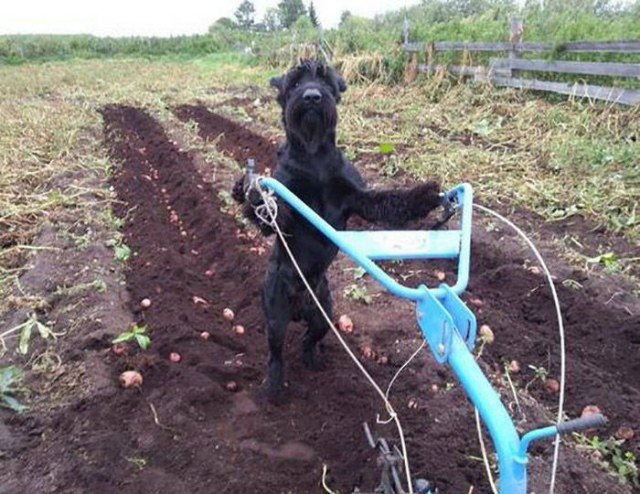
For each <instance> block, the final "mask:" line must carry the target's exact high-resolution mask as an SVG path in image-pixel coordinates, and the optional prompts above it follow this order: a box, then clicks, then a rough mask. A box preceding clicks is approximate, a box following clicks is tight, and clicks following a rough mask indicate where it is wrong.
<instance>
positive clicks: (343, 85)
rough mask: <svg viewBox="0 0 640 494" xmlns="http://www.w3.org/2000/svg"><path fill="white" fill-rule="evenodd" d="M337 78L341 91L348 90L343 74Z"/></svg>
mask: <svg viewBox="0 0 640 494" xmlns="http://www.w3.org/2000/svg"><path fill="white" fill-rule="evenodd" d="M337 79H338V90H339V91H340V92H341V93H344V92H345V91H346V90H347V83H346V82H345V80H344V78H343V77H342V76H341V75H339V76H338V77H337Z"/></svg>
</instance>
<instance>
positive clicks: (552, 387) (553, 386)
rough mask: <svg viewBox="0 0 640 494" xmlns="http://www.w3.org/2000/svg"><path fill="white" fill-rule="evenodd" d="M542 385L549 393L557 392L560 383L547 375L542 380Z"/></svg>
mask: <svg viewBox="0 0 640 494" xmlns="http://www.w3.org/2000/svg"><path fill="white" fill-rule="evenodd" d="M544 387H545V388H546V389H547V391H549V392H550V393H557V392H558V391H560V383H559V382H558V380H557V379H553V378H552V377H548V378H546V379H545V380H544Z"/></svg>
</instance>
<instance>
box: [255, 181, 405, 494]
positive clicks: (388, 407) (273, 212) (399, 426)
mask: <svg viewBox="0 0 640 494" xmlns="http://www.w3.org/2000/svg"><path fill="white" fill-rule="evenodd" d="M256 189H257V190H259V192H260V194H261V195H262V198H263V199H264V200H265V202H264V205H265V206H266V211H267V213H268V214H269V216H270V221H269V222H268V224H270V225H271V226H272V227H273V228H274V230H275V231H276V233H277V234H278V238H279V239H280V241H281V242H282V245H283V247H284V248H285V250H286V252H287V254H288V255H289V258H290V259H291V262H292V263H293V266H294V267H295V268H296V271H297V272H298V275H299V276H300V279H301V280H302V282H303V283H304V286H305V287H306V289H307V291H308V292H309V294H310V295H311V298H312V299H313V301H314V302H315V304H316V305H317V306H318V310H319V311H320V313H321V314H322V316H323V317H324V319H325V321H326V322H327V324H328V325H329V327H330V328H331V330H332V331H333V333H334V334H335V335H336V337H337V338H338V341H339V342H340V344H341V345H342V347H343V348H344V349H345V351H346V352H347V354H348V355H349V356H350V357H351V359H352V360H353V362H354V363H355V364H356V366H357V367H358V369H360V371H361V372H362V373H363V374H364V376H365V378H366V379H367V380H368V381H369V383H370V384H371V386H372V387H373V388H374V389H375V390H376V392H377V393H378V394H379V395H380V397H381V398H382V401H383V402H384V405H385V408H386V410H387V413H388V414H389V415H390V416H391V417H392V418H393V420H394V422H395V423H396V428H397V429H398V435H399V436H400V445H401V450H402V456H403V461H404V468H405V474H406V477H407V484H408V488H409V494H413V485H412V483H411V472H410V470H409V458H408V455H407V445H406V442H405V439H404V433H403V431H402V424H401V423H400V419H399V418H398V414H397V413H396V411H395V410H394V408H393V406H392V405H391V403H390V402H389V400H388V399H387V397H386V395H385V394H384V393H383V391H382V389H380V386H378V384H377V383H376V382H375V381H374V380H373V378H372V377H371V375H370V374H369V373H368V372H367V370H366V369H365V368H364V366H363V365H362V363H361V362H360V360H358V357H356V356H355V354H354V353H353V351H352V350H351V348H349V345H348V344H347V342H346V341H345V340H344V338H342V335H341V334H340V331H338V329H337V328H336V327H335V325H334V324H333V322H332V321H331V318H330V317H329V316H328V314H327V313H326V311H325V310H324V307H322V304H321V303H320V301H319V300H318V298H317V297H316V294H315V292H314V291H313V289H312V288H311V286H310V285H309V282H308V281H307V279H306V277H305V276H304V274H303V273H302V270H301V269H300V266H299V265H298V263H297V261H296V259H295V257H294V256H293V253H292V252H291V249H290V248H289V244H288V243H287V241H286V240H285V238H284V234H283V233H282V231H281V230H280V226H279V225H278V223H277V222H276V214H277V209H276V210H271V209H270V207H271V206H272V205H273V204H274V203H275V200H273V201H269V194H267V193H266V192H265V191H264V190H263V189H262V188H260V184H259V183H258V184H256ZM272 199H273V197H272Z"/></svg>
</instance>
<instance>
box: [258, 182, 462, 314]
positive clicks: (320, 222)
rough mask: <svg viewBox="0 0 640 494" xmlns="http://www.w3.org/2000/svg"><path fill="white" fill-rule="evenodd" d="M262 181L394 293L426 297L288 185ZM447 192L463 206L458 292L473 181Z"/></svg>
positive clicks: (438, 291)
mask: <svg viewBox="0 0 640 494" xmlns="http://www.w3.org/2000/svg"><path fill="white" fill-rule="evenodd" d="M259 183H260V185H262V186H264V187H267V188H268V189H271V190H273V191H274V192H275V193H276V194H277V195H278V196H279V197H281V198H282V199H283V200H284V201H285V202H287V203H288V204H289V205H291V207H293V209H295V210H296V211H297V212H298V213H300V214H301V215H302V216H303V217H304V218H305V219H306V220H307V221H309V222H310V223H311V224H312V225H313V226H314V227H315V228H317V229H318V230H319V231H320V232H321V233H322V234H323V235H325V236H326V237H327V238H328V239H329V240H331V242H333V243H334V244H335V245H336V246H338V248H339V249H340V250H342V251H343V252H344V253H345V254H347V255H348V256H349V257H350V258H351V259H353V260H354V261H355V262H356V263H357V264H359V265H360V266H361V267H362V268H364V269H365V270H366V271H367V273H369V275H371V276H372V277H373V278H374V279H375V280H376V281H378V283H380V284H381V285H382V286H383V287H384V288H386V289H387V290H388V291H389V292H391V293H393V294H394V295H396V296H398V297H402V298H406V299H409V300H413V301H414V302H417V301H418V300H420V299H421V298H423V295H422V290H421V289H420V288H410V287H407V286H405V285H402V284H400V283H398V282H397V281H395V280H394V279H393V278H391V277H390V276H389V275H388V274H387V273H385V272H384V270H382V269H381V268H380V267H379V266H378V265H377V264H375V263H374V262H373V261H372V260H371V259H369V258H368V257H367V256H365V255H363V254H362V253H361V252H360V251H359V250H358V249H357V248H355V246H354V245H352V244H351V243H350V242H349V241H348V240H347V239H345V238H343V237H341V236H340V234H339V232H338V231H336V230H335V228H333V227H332V226H331V225H329V224H328V223H327V222H326V221H325V220H324V219H323V218H322V217H321V216H320V215H318V213H316V212H315V211H314V210H313V209H311V208H310V207H309V206H307V205H306V204H305V203H304V202H302V200H301V199H300V198H299V197H298V196H296V195H295V194H294V193H293V192H291V191H290V190H289V189H288V188H287V187H285V186H284V185H283V184H282V183H280V182H279V181H278V180H276V179H274V178H270V177H262V178H260V180H259ZM447 194H451V195H454V196H455V197H456V198H457V199H456V200H457V202H458V204H459V205H461V206H462V218H461V245H460V254H459V256H458V277H457V281H456V283H455V285H454V286H453V287H451V290H453V291H454V292H455V293H456V294H458V295H459V294H461V293H462V292H463V291H464V290H465V289H466V287H467V284H468V283H469V257H470V243H471V214H472V200H473V189H472V188H471V186H470V185H469V184H460V185H458V186H457V187H455V188H453V189H451V190H450V191H448V192H447ZM429 291H430V292H431V294H432V295H433V296H435V297H436V298H439V299H442V298H444V297H445V296H446V295H447V292H445V290H443V289H442V288H429Z"/></svg>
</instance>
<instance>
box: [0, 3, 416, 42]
mask: <svg viewBox="0 0 640 494" xmlns="http://www.w3.org/2000/svg"><path fill="white" fill-rule="evenodd" d="M241 1H242V0H208V1H207V0H179V1H176V0H164V1H163V0H108V1H100V2H96V1H95V0H94V1H92V0H3V1H2V4H3V5H1V6H0V35H2V34H79V33H83V34H94V35H96V36H177V35H181V34H203V33H206V32H207V29H208V28H209V26H210V25H211V24H213V23H214V22H215V21H216V19H219V18H220V17H231V18H233V12H234V11H235V10H236V8H237V7H238V5H239V4H240V3H241ZM279 1H280V0H254V2H253V4H254V5H255V7H256V19H257V20H260V19H261V18H262V16H263V14H264V12H265V10H266V9H267V8H269V7H276V6H277V4H278V3H279ZM303 2H304V3H305V5H307V6H308V4H309V0H303ZM417 3H419V0H338V1H336V0H330V1H327V0H314V6H315V9H316V12H317V13H318V17H319V19H320V23H321V24H322V25H323V26H324V27H327V28H330V27H335V26H336V25H337V24H338V22H339V20H340V14H341V13H342V12H343V11H345V10H349V11H351V13H352V14H354V15H360V16H364V17H373V16H374V15H375V14H379V13H382V12H385V11H388V10H394V9H398V8H401V7H405V6H410V5H414V4H417Z"/></svg>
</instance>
